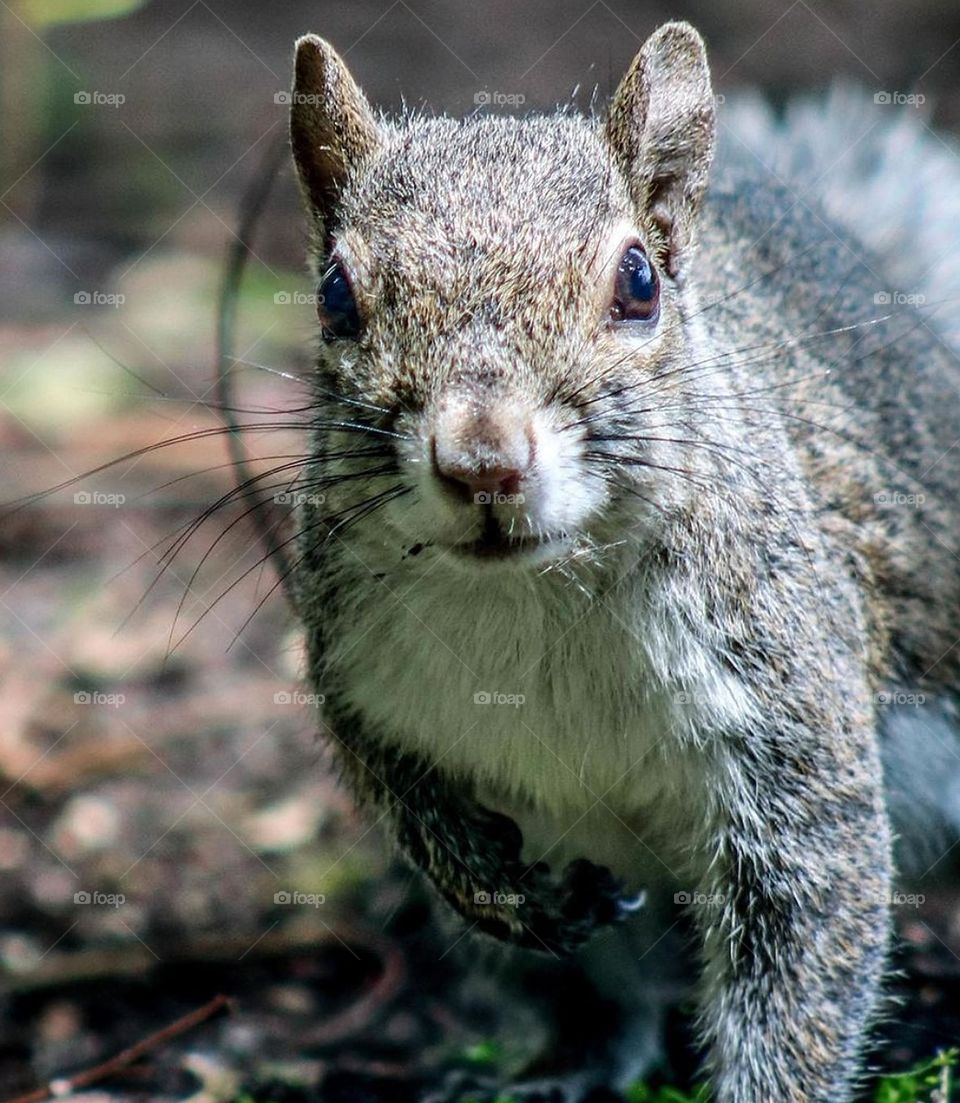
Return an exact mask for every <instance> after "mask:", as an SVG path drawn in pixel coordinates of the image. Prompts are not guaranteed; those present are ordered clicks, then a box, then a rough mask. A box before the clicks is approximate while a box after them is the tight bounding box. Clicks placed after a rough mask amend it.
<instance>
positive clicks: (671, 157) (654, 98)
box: [605, 23, 716, 276]
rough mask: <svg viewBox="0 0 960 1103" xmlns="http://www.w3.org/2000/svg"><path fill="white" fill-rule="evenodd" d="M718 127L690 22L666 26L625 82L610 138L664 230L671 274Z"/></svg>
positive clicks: (690, 229) (640, 204)
mask: <svg viewBox="0 0 960 1103" xmlns="http://www.w3.org/2000/svg"><path fill="white" fill-rule="evenodd" d="M715 128H716V121H715V110H714V99H713V90H712V88H711V86H710V70H709V68H708V67H707V52H706V48H705V47H704V44H703V39H702V38H701V37H700V35H699V34H698V33H697V32H696V31H695V30H694V29H693V27H691V26H690V24H689V23H665V24H664V25H663V26H662V27H660V28H659V29H658V30H656V31H654V33H653V34H652V35H651V36H650V37H649V38H648V39H647V41H646V42H645V43H644V44H643V46H642V47H641V49H640V52H639V53H638V54H637V56H636V57H635V58H634V59H633V63H632V64H631V66H630V69H629V70H628V72H627V75H626V76H625V77H624V78H623V80H622V81H621V82H620V87H619V88H618V89H617V91H616V92H615V94H614V96H613V100H612V101H611V103H610V112H609V115H608V116H607V120H606V124H605V134H606V140H607V143H608V145H609V146H610V149H611V151H612V153H613V156H614V160H615V161H616V163H617V166H618V167H619V169H620V171H621V172H622V173H623V176H624V179H625V180H626V182H627V186H628V188H629V189H630V196H631V198H632V200H633V202H634V204H635V205H636V207H637V209H638V210H639V211H642V212H644V213H647V214H648V215H649V216H650V217H652V218H653V220H654V222H655V224H656V225H657V226H658V227H659V229H660V230H661V232H662V233H663V238H664V243H665V247H666V254H667V256H666V266H667V271H668V272H669V274H670V275H671V276H676V275H677V274H678V273H679V272H680V270H681V268H682V265H683V260H684V254H685V252H686V250H687V249H688V248H689V247H690V246H691V245H692V244H693V240H694V221H695V217H696V213H697V209H698V208H699V206H700V201H701V199H702V198H703V194H704V192H705V190H706V187H707V177H708V174H709V171H710V162H711V161H712V159H713V145H714V132H715Z"/></svg>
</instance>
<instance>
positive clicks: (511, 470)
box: [431, 438, 529, 505]
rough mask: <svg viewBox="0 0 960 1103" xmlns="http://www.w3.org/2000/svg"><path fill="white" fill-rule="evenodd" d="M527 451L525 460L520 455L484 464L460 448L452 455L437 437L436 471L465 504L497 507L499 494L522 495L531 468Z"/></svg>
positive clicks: (440, 478) (433, 449) (435, 447)
mask: <svg viewBox="0 0 960 1103" xmlns="http://www.w3.org/2000/svg"><path fill="white" fill-rule="evenodd" d="M524 450H525V451H527V455H526V456H524V457H523V460H522V461H521V460H520V459H519V456H518V457H512V456H511V457H507V456H504V457H502V458H499V457H498V459H496V460H494V461H493V462H489V463H484V462H481V461H476V460H474V459H473V458H471V457H469V456H465V455H464V454H463V453H462V452H460V450H459V449H457V450H455V451H452V452H449V453H448V452H447V450H446V449H444V447H443V446H442V445H440V446H438V444H437V440H436V438H434V440H433V442H432V448H431V453H432V459H433V471H434V474H435V475H436V477H437V478H438V479H439V480H440V482H441V483H442V484H443V485H444V486H445V487H446V488H447V490H449V491H451V493H453V494H455V495H456V496H457V497H458V498H460V499H461V501H464V502H471V503H474V504H477V505H491V504H495V501H494V499H495V498H496V497H497V496H498V495H501V494H505V495H516V494H519V493H520V487H521V485H522V483H523V478H524V475H525V474H526V469H527V467H528V466H529V451H528V450H527V449H526V448H525V449H524Z"/></svg>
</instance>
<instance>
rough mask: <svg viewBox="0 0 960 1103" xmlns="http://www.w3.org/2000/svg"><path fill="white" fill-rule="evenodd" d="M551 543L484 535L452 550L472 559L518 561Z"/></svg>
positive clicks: (529, 537) (533, 539)
mask: <svg viewBox="0 0 960 1103" xmlns="http://www.w3.org/2000/svg"><path fill="white" fill-rule="evenodd" d="M551 543H552V541H551V540H549V539H541V538H539V537H532V536H525V537H520V538H518V539H513V540H511V539H510V538H509V537H507V536H504V535H502V534H500V535H497V536H490V535H488V534H486V533H484V535H483V536H480V537H479V538H478V539H476V540H470V541H468V542H467V543H464V544H454V545H453V550H454V551H455V552H456V553H457V554H458V555H463V556H467V557H470V558H474V559H518V558H522V557H523V556H525V555H530V554H531V553H533V552H536V551H542V550H543V548H545V547H546V546H547V545H549V544H551Z"/></svg>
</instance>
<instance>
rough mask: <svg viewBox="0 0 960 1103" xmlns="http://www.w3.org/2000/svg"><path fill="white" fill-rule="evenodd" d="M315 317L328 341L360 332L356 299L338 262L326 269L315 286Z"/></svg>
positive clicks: (352, 335) (354, 335)
mask: <svg viewBox="0 0 960 1103" xmlns="http://www.w3.org/2000/svg"><path fill="white" fill-rule="evenodd" d="M317 317H318V318H319V319H320V324H321V326H323V336H324V338H325V339H326V340H328V341H332V340H336V339H337V338H344V337H346V338H349V337H356V336H357V335H358V334H359V332H360V313H359V311H358V310H357V300H356V299H355V298H354V295H353V288H352V287H351V286H350V280H349V279H348V278H347V274H346V272H344V270H343V269H342V268H341V267H340V265H339V264H335V265H334V266H333V267H332V268H329V269H327V271H326V273H325V274H324V277H323V279H322V280H321V281H320V286H319V287H318V288H317Z"/></svg>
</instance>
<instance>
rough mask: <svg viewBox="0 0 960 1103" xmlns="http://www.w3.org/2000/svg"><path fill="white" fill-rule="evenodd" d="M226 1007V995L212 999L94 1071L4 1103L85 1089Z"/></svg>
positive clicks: (41, 1102) (35, 1101)
mask: <svg viewBox="0 0 960 1103" xmlns="http://www.w3.org/2000/svg"><path fill="white" fill-rule="evenodd" d="M228 1006H229V1001H228V1000H227V997H226V996H215V997H214V998H213V999H212V1000H210V1002H209V1003H205V1004H204V1005H203V1007H198V1008H197V1010H196V1011H191V1012H190V1013H189V1014H188V1015H184V1016H183V1017H182V1018H180V1019H177V1020H176V1022H173V1023H170V1025H169V1026H165V1027H164V1028H163V1029H162V1030H158V1031H157V1032H156V1033H155V1034H151V1035H149V1036H148V1037H146V1038H144V1039H143V1040H142V1041H139V1042H137V1043H136V1044H135V1045H132V1046H130V1047H129V1049H125V1050H122V1051H121V1052H120V1053H118V1054H117V1055H116V1057H111V1058H110V1060H109V1061H104V1062H103V1063H102V1064H100V1065H97V1066H96V1068H92V1069H87V1070H86V1072H78V1073H76V1074H75V1075H74V1076H66V1077H61V1078H59V1079H57V1080H51V1081H50V1083H49V1084H47V1086H46V1087H43V1088H37V1089H36V1091H32V1092H27V1094H26V1095H18V1096H17V1097H16V1098H15V1099H9V1100H7V1103H46V1100H48V1099H62V1098H63V1097H64V1096H67V1095H70V1094H71V1093H72V1092H75V1091H76V1090H77V1089H78V1088H88V1087H90V1085H91V1084H96V1083H97V1081H98V1080H105V1079H106V1078H107V1077H108V1076H112V1075H113V1074H114V1073H115V1072H120V1070H121V1069H124V1068H126V1067H127V1066H128V1065H132V1064H133V1063H134V1062H135V1061H139V1060H140V1058H141V1057H143V1056H144V1055H145V1054H147V1053H149V1052H150V1051H151V1050H154V1049H159V1048H160V1046H163V1045H166V1043H167V1042H170V1041H172V1040H173V1039H174V1038H177V1037H179V1036H180V1035H181V1034H186V1033H187V1031H189V1030H193V1028H194V1027H196V1026H200V1024H201V1023H205V1022H207V1021H208V1020H209V1019H212V1018H213V1017H214V1016H215V1015H219V1014H221V1013H222V1012H223V1011H225V1010H226V1009H227V1007H228Z"/></svg>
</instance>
